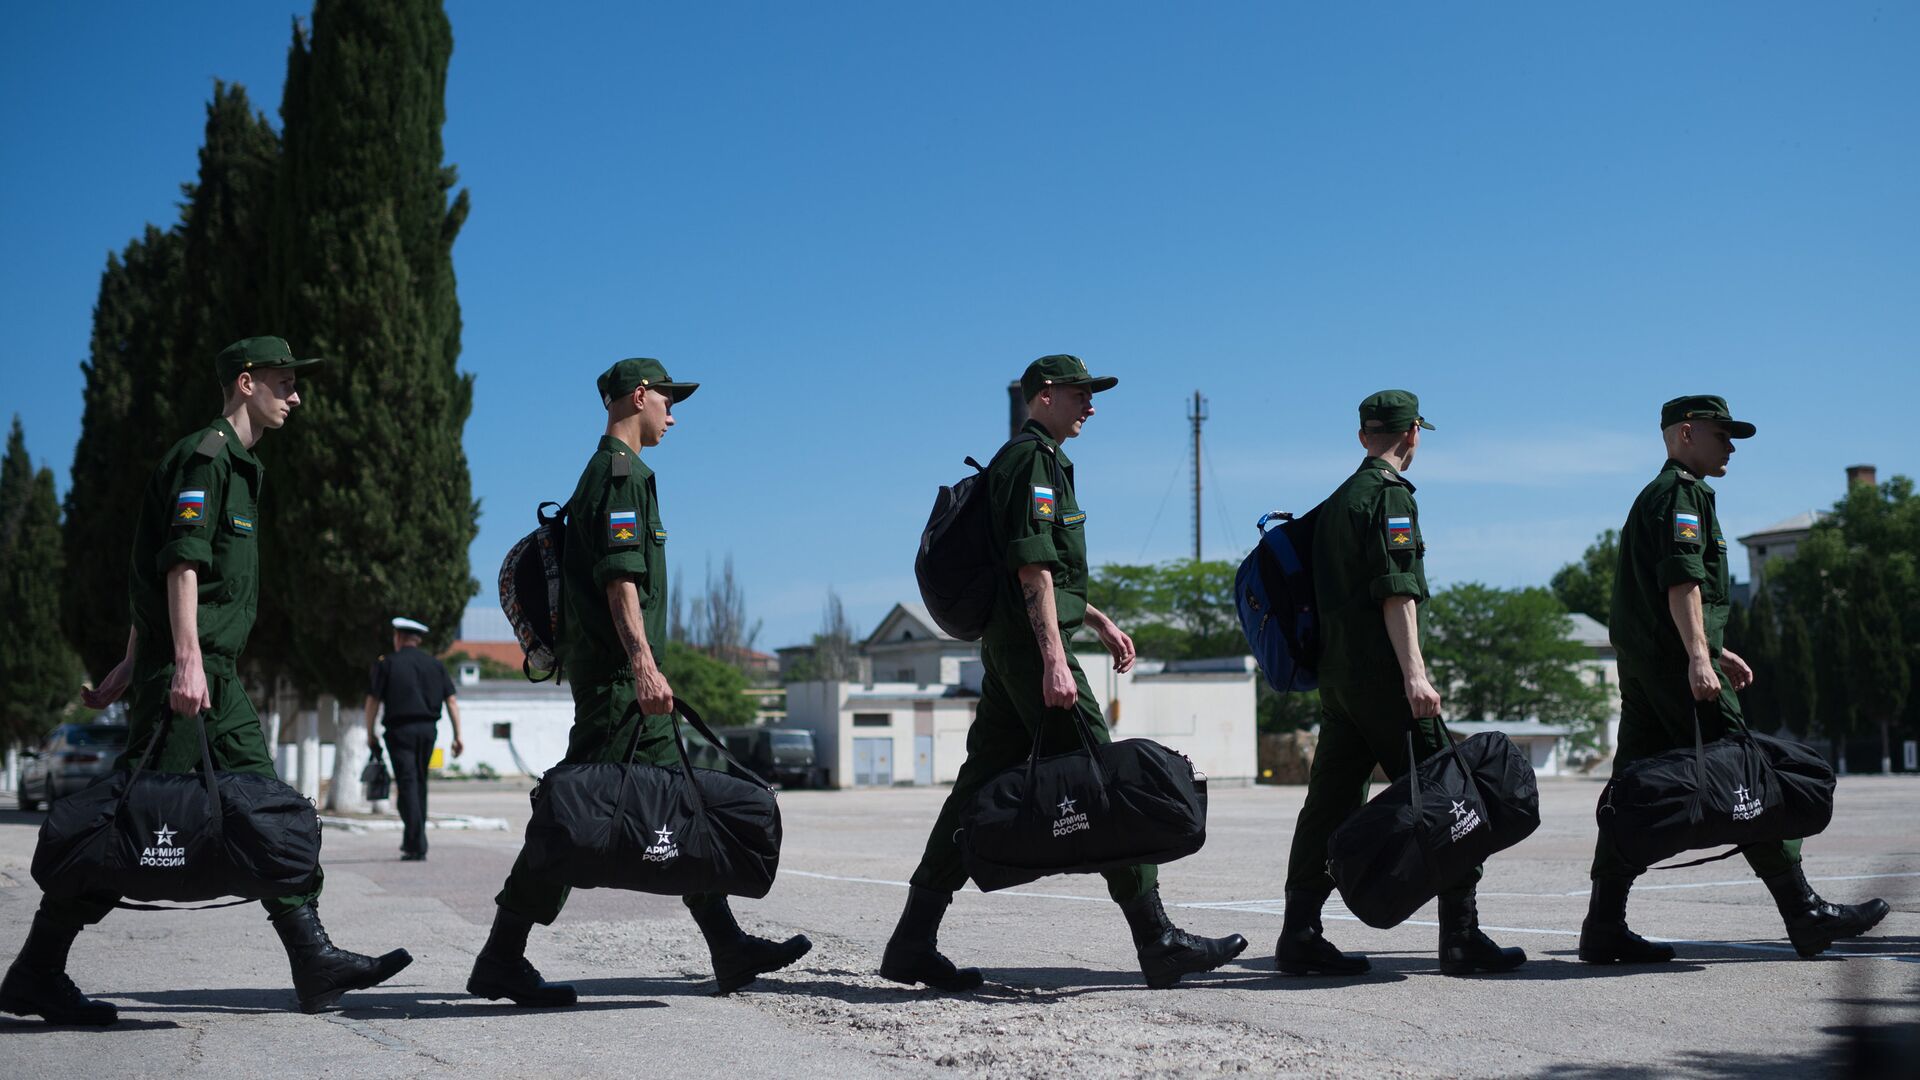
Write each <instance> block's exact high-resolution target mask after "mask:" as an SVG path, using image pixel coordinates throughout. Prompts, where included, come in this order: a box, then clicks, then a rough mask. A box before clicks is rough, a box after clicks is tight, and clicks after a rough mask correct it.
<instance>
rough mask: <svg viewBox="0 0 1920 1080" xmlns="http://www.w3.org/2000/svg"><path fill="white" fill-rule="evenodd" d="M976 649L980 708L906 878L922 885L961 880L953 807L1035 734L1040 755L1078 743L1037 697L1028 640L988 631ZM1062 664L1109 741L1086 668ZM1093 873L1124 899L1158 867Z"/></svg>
mask: <svg viewBox="0 0 1920 1080" xmlns="http://www.w3.org/2000/svg"><path fill="white" fill-rule="evenodd" d="M983 653H984V656H985V658H986V675H985V677H984V678H982V679H981V682H980V706H979V708H978V710H977V711H976V712H975V713H974V716H973V725H972V726H971V727H969V728H968V729H967V760H966V761H964V762H962V763H961V765H960V775H959V776H958V777H956V778H955V779H954V781H953V790H952V791H950V792H948V793H947V801H946V802H945V803H944V804H943V805H942V806H941V807H940V816H939V818H937V819H936V820H935V821H934V823H933V833H932V835H930V836H928V837H927V851H926V854H924V855H922V856H921V857H920V866H919V868H918V869H916V870H914V872H913V878H912V881H913V884H915V885H918V886H920V887H921V888H923V889H933V890H935V891H938V892H954V891H956V890H958V889H959V888H960V886H962V885H965V884H966V883H967V869H966V864H965V863H964V862H963V861H962V860H961V858H960V845H959V844H958V843H957V842H955V840H954V836H953V834H954V832H955V831H956V830H957V829H959V828H960V812H961V811H962V810H964V809H965V808H966V806H967V804H968V803H970V802H972V801H973V797H974V795H975V794H976V793H977V792H979V790H980V789H981V788H982V787H983V786H985V785H986V783H987V781H989V780H991V779H993V777H994V775H995V774H996V773H999V772H1001V771H1002V770H1004V769H1007V768H1010V767H1012V766H1015V765H1024V764H1026V761H1027V755H1028V754H1030V753H1032V752H1033V736H1034V732H1036V731H1043V732H1044V734H1043V735H1042V736H1041V741H1040V753H1041V755H1042V756H1045V755H1048V754H1063V753H1066V752H1068V751H1070V750H1077V749H1079V748H1080V736H1079V735H1077V734H1075V732H1074V730H1073V728H1072V726H1071V725H1069V724H1068V722H1067V717H1066V716H1065V715H1064V714H1063V712H1062V711H1058V710H1050V709H1048V708H1047V707H1046V706H1045V705H1044V704H1042V702H1041V700H1040V657H1039V654H1038V653H1037V652H1036V651H1035V650H1034V648H1033V643H1032V641H1031V640H1030V639H1029V640H1028V641H1026V642H1023V643H1014V644H1012V645H1011V646H1010V647H1006V648H1003V649H996V648H994V646H993V642H992V640H991V636H990V637H989V640H988V641H987V642H985V643H983ZM1003 657H1004V658H1005V659H1003ZM1029 657H1030V659H1029ZM1067 664H1068V666H1069V667H1071V668H1072V669H1073V681H1074V682H1075V683H1076V684H1077V685H1078V686H1079V687H1080V700H1079V702H1078V703H1077V704H1076V705H1075V708H1077V709H1079V711H1080V715H1081V716H1083V717H1085V718H1086V720H1087V726H1088V727H1089V728H1090V729H1092V732H1093V738H1094V739H1095V740H1097V741H1099V742H1103V743H1106V742H1112V741H1113V736H1112V735H1111V734H1109V733H1108V731H1107V725H1106V722H1105V721H1104V720H1103V719H1102V718H1101V716H1100V706H1099V704H1098V703H1097V702H1095V701H1094V700H1093V690H1092V689H1091V688H1090V687H1088V685H1087V676H1086V673H1085V672H1083V671H1081V670H1080V661H1079V660H1078V659H1076V658H1075V657H1074V655H1073V654H1072V653H1071V652H1069V653H1068V654H1067ZM1100 876H1101V877H1104V878H1106V879H1107V895H1109V896H1111V897H1113V899H1114V900H1115V901H1117V902H1119V903H1122V904H1124V903H1126V902H1128V901H1130V900H1137V899H1139V898H1140V897H1142V896H1145V895H1146V894H1147V893H1149V892H1151V891H1153V888H1154V886H1155V885H1156V884H1158V882H1159V878H1160V870H1159V867H1157V866H1151V865H1140V866H1128V867H1122V868H1121V869H1118V870H1108V871H1105V872H1103V873H1102V874H1101V875H1100Z"/></svg>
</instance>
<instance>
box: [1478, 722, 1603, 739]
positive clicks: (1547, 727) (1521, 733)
mask: <svg viewBox="0 0 1920 1080" xmlns="http://www.w3.org/2000/svg"><path fill="white" fill-rule="evenodd" d="M1447 728H1448V730H1450V731H1452V732H1454V733H1455V734H1457V735H1462V736H1469V735H1478V734H1480V733H1481V732H1483V731H1497V732H1499V733H1500V734H1502V735H1505V736H1507V737H1508V738H1510V739H1511V738H1525V737H1527V736H1535V737H1545V736H1554V737H1559V736H1564V735H1571V734H1572V733H1573V729H1572V728H1570V727H1566V726H1564V725H1561V724H1543V723H1541V722H1540V721H1538V720H1454V721H1448V722H1447Z"/></svg>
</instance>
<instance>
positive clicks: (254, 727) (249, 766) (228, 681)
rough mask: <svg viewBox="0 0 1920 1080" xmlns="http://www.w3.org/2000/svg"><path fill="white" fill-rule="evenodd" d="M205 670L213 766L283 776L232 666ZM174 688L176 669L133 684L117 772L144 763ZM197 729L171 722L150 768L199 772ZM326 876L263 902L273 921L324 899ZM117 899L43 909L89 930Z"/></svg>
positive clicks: (187, 721)
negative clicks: (276, 768) (302, 889)
mask: <svg viewBox="0 0 1920 1080" xmlns="http://www.w3.org/2000/svg"><path fill="white" fill-rule="evenodd" d="M206 667H207V696H208V698H209V699H211V702H212V708H211V709H209V710H208V711H209V713H210V715H209V717H208V720H207V742H208V744H209V746H210V748H211V751H212V757H213V767H214V768H215V769H216V770H219V771H221V772H238V773H257V774H259V775H261V776H278V775H279V773H277V772H275V771H274V768H273V755H272V754H271V753H269V752H268V750H267V740H266V736H265V734H264V733H262V732H261V730H260V716H259V714H258V713H256V712H254V710H253V702H252V701H251V700H249V699H248V697H247V688H246V687H245V686H244V685H242V684H241V682H240V679H239V676H238V675H237V674H236V673H235V672H234V668H233V662H232V661H231V660H226V659H223V658H221V657H208V658H207V661H206ZM172 684H173V667H172V665H168V666H166V667H164V668H161V669H160V670H158V671H157V672H155V673H154V674H151V675H147V676H145V677H143V678H141V679H140V680H139V681H138V682H136V683H134V685H133V687H132V688H131V690H130V691H129V693H128V698H127V712H128V715H129V716H130V717H131V720H130V722H129V725H128V727H129V731H128V738H127V749H126V752H125V753H124V754H121V755H120V761H119V763H118V764H117V765H115V768H119V769H131V768H133V767H134V765H135V764H137V763H138V762H139V761H140V755H141V754H143V753H145V752H146V749H147V744H148V743H149V742H151V741H152V740H153V736H154V733H155V731H156V730H157V729H158V728H159V726H160V724H159V716H160V712H161V710H163V709H165V708H166V707H167V690H168V688H169V687H171V686H172ZM198 727H199V725H198V724H196V723H195V722H194V720H193V718H192V717H190V716H176V717H174V720H173V722H172V723H170V724H168V725H167V736H166V741H165V742H164V743H162V744H161V746H160V747H159V748H158V749H157V750H155V752H154V755H153V761H152V762H151V763H149V764H148V766H147V767H148V768H149V769H153V770H155V771H158V772H172V773H184V772H196V771H198V770H199V768H200V734H199V731H198V730H197V729H198ZM323 877H324V875H323V874H322V873H321V872H320V870H319V868H317V867H316V868H315V869H314V874H313V887H312V888H311V889H309V890H308V891H306V892H304V893H301V894H300V895H298V896H282V897H277V898H275V899H272V900H262V901H260V906H261V907H264V908H266V909H267V915H268V916H270V917H271V916H275V915H281V914H285V913H286V912H289V911H292V910H294V909H295V908H298V907H302V906H304V905H306V904H310V903H312V902H313V901H315V900H317V899H319V898H320V887H321V879H322V878H323ZM118 899H119V897H117V896H103V897H84V898H73V899H66V900H55V899H52V898H45V899H42V900H41V901H40V910H41V911H43V912H45V913H46V914H47V916H48V917H49V918H51V919H53V920H55V921H56V922H59V923H62V924H64V925H67V926H91V925H93V924H94V923H97V922H99V921H100V920H101V919H104V918H106V917H107V914H108V913H109V912H111V911H112V910H113V904H114V901H115V900H118Z"/></svg>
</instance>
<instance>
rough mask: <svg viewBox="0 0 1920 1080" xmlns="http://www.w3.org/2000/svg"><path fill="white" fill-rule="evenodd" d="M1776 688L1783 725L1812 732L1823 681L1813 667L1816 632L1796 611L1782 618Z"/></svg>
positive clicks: (1776, 659) (1792, 730)
mask: <svg viewBox="0 0 1920 1080" xmlns="http://www.w3.org/2000/svg"><path fill="white" fill-rule="evenodd" d="M1773 685H1774V691H1773V694H1774V700H1776V701H1778V702H1779V706H1780V712H1779V718H1780V726H1781V727H1783V728H1785V729H1786V730H1788V731H1791V732H1794V733H1796V734H1801V735H1804V734H1807V733H1809V732H1811V731H1812V730H1813V729H1814V727H1815V717H1816V716H1818V715H1819V711H1820V681H1819V679H1818V678H1817V677H1816V676H1815V674H1814V667H1813V631H1812V630H1810V629H1808V627H1807V620H1806V617H1805V616H1803V615H1801V614H1800V612H1799V610H1798V609H1796V608H1792V607H1788V608H1787V609H1786V610H1785V611H1783V612H1782V613H1781V615H1780V651H1779V653H1778V654H1777V655H1776V658H1775V661H1774V671H1773Z"/></svg>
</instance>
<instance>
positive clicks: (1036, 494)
mask: <svg viewBox="0 0 1920 1080" xmlns="http://www.w3.org/2000/svg"><path fill="white" fill-rule="evenodd" d="M1054 514H1055V508H1054V505H1053V489H1052V488H1050V487H1047V486H1046V485H1044V484H1035V485H1033V520H1035V521H1052V520H1053V519H1054Z"/></svg>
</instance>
